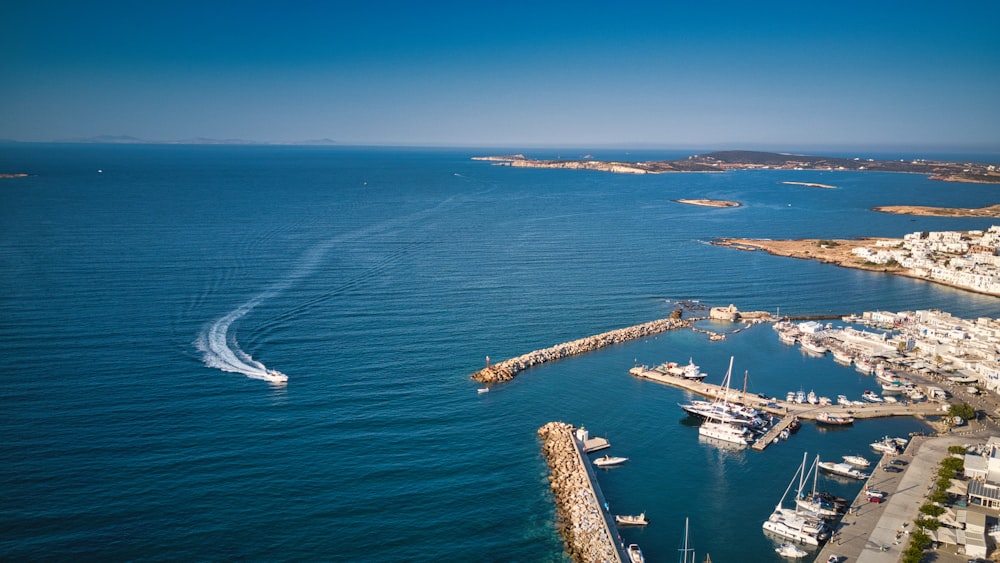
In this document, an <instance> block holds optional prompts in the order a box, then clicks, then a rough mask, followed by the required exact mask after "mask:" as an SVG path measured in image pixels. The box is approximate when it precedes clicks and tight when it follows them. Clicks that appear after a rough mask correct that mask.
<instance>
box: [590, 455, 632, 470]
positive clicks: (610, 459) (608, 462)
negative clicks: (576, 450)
mask: <svg viewBox="0 0 1000 563" xmlns="http://www.w3.org/2000/svg"><path fill="white" fill-rule="evenodd" d="M626 461H628V458H627V457H615V456H610V455H605V456H604V457H599V458H597V459H595V460H594V461H593V463H594V465H595V466H597V467H614V466H616V465H621V464H623V463H625V462H626Z"/></svg>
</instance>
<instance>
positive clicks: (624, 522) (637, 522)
mask: <svg viewBox="0 0 1000 563" xmlns="http://www.w3.org/2000/svg"><path fill="white" fill-rule="evenodd" d="M615 524H618V525H619V526H645V525H647V524H649V520H646V513H645V512H643V513H641V514H635V515H632V514H617V515H615Z"/></svg>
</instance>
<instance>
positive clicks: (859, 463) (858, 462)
mask: <svg viewBox="0 0 1000 563" xmlns="http://www.w3.org/2000/svg"><path fill="white" fill-rule="evenodd" d="M844 461H845V462H847V463H849V464H851V465H853V466H854V467H868V466H869V465H871V464H872V462H870V461H868V460H867V459H865V458H863V457H861V456H859V455H845V456H844Z"/></svg>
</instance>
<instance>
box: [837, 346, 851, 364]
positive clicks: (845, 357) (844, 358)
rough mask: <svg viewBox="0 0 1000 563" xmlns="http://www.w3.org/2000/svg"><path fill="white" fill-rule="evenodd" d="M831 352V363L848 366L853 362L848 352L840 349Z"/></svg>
mask: <svg viewBox="0 0 1000 563" xmlns="http://www.w3.org/2000/svg"><path fill="white" fill-rule="evenodd" d="M832 351H833V361H835V362H837V363H838V364H843V365H845V366H849V365H851V362H853V361H854V356H852V355H851V353H850V352H848V351H847V350H844V349H842V348H833V349H832Z"/></svg>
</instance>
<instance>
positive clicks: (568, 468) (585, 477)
mask: <svg viewBox="0 0 1000 563" xmlns="http://www.w3.org/2000/svg"><path fill="white" fill-rule="evenodd" d="M538 435H539V436H540V437H541V438H542V454H543V455H544V456H545V459H546V461H547V462H548V465H549V482H550V486H551V487H552V494H553V495H554V496H555V501H556V511H557V514H558V518H559V531H560V533H561V535H562V537H563V541H564V543H565V546H566V552H567V553H568V554H569V556H570V557H571V558H572V559H573V561H579V562H591V561H606V562H613V563H621V562H623V561H628V560H629V559H628V555H627V554H626V553H625V547H624V546H623V545H621V543H620V542H619V541H618V540H617V538H618V530H617V528H616V527H615V524H614V520H613V518H614V517H613V516H612V515H611V514H610V513H609V512H608V511H607V510H604V505H605V501H604V496H603V494H602V493H601V489H600V487H599V486H598V485H597V481H596V479H595V477H594V472H593V468H592V467H591V465H590V460H589V459H588V458H587V457H586V456H585V455H584V454H583V444H582V443H581V442H580V441H579V440H577V439H576V436H574V428H573V426H572V425H570V424H566V423H564V422H549V423H548V424H546V425H545V426H542V427H541V428H539V429H538Z"/></svg>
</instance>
